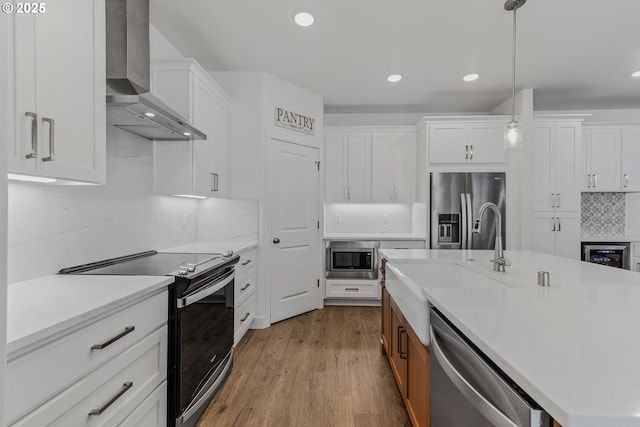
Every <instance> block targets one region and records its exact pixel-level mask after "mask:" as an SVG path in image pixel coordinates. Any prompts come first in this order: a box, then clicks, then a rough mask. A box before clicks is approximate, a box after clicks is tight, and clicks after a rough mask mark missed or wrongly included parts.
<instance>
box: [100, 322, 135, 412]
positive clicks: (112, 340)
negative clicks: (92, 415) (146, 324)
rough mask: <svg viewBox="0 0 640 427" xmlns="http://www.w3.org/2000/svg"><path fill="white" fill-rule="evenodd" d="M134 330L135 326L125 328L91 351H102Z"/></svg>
mask: <svg viewBox="0 0 640 427" xmlns="http://www.w3.org/2000/svg"><path fill="white" fill-rule="evenodd" d="M135 330H136V327H135V326H127V327H126V328H124V332H122V333H120V334H118V335H116V336H115V337H113V338H111V339H110V340H109V341H106V342H103V343H102V344H94V345H92V346H91V350H102V349H103V348H105V347H107V346H109V345H111V344H113V343H114V342H116V341H118V340H119V339H120V338H123V337H124V336H125V335H129V334H130V333H131V332H133V331H135ZM98 415H100V414H98Z"/></svg>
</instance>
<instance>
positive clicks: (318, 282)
mask: <svg viewBox="0 0 640 427" xmlns="http://www.w3.org/2000/svg"><path fill="white" fill-rule="evenodd" d="M318 287H320V279H318Z"/></svg>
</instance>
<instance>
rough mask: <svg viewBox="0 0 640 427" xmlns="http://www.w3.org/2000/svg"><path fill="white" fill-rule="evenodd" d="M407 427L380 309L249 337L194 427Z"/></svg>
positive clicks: (331, 313) (323, 313)
mask: <svg viewBox="0 0 640 427" xmlns="http://www.w3.org/2000/svg"><path fill="white" fill-rule="evenodd" d="M227 426H229V427H230V426H233V427H253V426H260V427H305V426H307V427H324V426H339V427H410V426H411V423H410V422H409V419H408V417H407V413H406V411H405V409H404V405H403V403H402V398H401V397H400V393H399V392H398V389H397V387H396V384H395V381H394V379H393V374H392V373H391V369H390V368H389V364H388V362H387V360H386V358H385V357H384V356H383V355H382V354H381V352H380V308H376V307H325V308H324V309H322V310H316V311H313V312H310V313H307V314H303V315H300V316H297V317H294V318H292V319H288V320H285V321H283V322H280V323H277V324H275V325H272V326H271V327H270V328H267V329H263V330H250V331H249V332H248V333H247V334H246V335H245V337H244V338H243V340H242V341H241V342H240V344H239V345H238V347H237V348H236V352H235V359H234V367H233V370H232V372H231V375H230V376H229V378H228V379H227V382H226V383H225V385H224V386H223V387H222V388H221V389H220V391H218V393H217V395H216V396H215V398H214V400H213V401H212V402H211V405H210V406H209V408H208V409H207V411H206V412H205V414H204V415H203V417H202V418H201V421H200V423H199V424H198V427H227Z"/></svg>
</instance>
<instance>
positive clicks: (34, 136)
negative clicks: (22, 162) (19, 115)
mask: <svg viewBox="0 0 640 427" xmlns="http://www.w3.org/2000/svg"><path fill="white" fill-rule="evenodd" d="M24 115H25V116H29V117H31V152H30V153H28V154H26V155H25V156H24V157H26V158H27V159H35V158H37V157H38V115H37V114H36V113H32V112H31V111H27V112H26V113H24Z"/></svg>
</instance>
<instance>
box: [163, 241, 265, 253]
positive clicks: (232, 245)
mask: <svg viewBox="0 0 640 427" xmlns="http://www.w3.org/2000/svg"><path fill="white" fill-rule="evenodd" d="M256 246H258V242H257V241H256V240H228V241H210V242H209V241H199V242H193V243H188V244H186V245H181V246H175V247H173V248H167V249H162V250H161V251H159V252H178V253H205V254H206V253H222V252H224V251H228V250H232V251H234V252H242V251H246V250H249V249H253V248H255V247H256Z"/></svg>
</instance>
